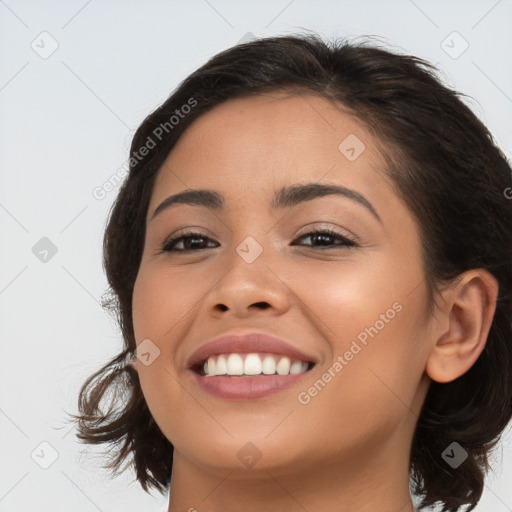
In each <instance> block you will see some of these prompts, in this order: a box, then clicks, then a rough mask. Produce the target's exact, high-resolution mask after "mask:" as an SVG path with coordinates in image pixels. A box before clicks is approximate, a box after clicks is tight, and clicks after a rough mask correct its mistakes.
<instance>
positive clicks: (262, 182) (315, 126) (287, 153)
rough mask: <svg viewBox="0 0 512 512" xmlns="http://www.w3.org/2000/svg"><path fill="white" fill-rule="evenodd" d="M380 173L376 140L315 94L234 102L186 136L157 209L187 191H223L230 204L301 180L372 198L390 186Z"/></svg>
mask: <svg viewBox="0 0 512 512" xmlns="http://www.w3.org/2000/svg"><path fill="white" fill-rule="evenodd" d="M383 168H384V163H383V160H382V158H381V156H380V155H379V153H378V150H377V147H376V141H375V140H374V139H373V137H372V136H370V134H369V133H368V132H367V130H366V129H365V128H364V126H363V124H362V123H361V121H360V120H358V119H357V118H356V117H355V116H353V115H351V114H350V113H349V112H348V111H347V110H346V109H344V108H343V107H342V106H341V105H335V104H333V103H332V102H331V101H329V100H327V99H325V98H322V97H320V96H317V95H312V94H307V95H305V94H301V95H298V94H289V93H281V92H279V93H271V94H264V95H258V96H252V97H244V98H236V99H232V100H228V101H226V102H224V103H222V104H220V105H217V106H216V107H214V108H213V109H212V110H210V111H209V112H207V113H205V114H203V115H202V116H200V117H199V118H198V119H196V120H195V121H194V122H193V123H192V124H191V126H190V127H188V128H187V130H186V131H185V132H184V133H183V134H182V136H181V137H180V139H179V140H178V142H177V144H176V145H175V147H174V148H173V150H172V151H171V152H170V154H169V156H168V157H167V159H166V161H165V163H164V165H163V166H162V168H161V170H160V172H159V175H158V178H157V181H156V183H155V189H154V198H153V201H152V203H155V202H156V201H158V200H159V199H162V198H163V197H164V196H165V194H166V193H170V192H176V191H180V190H184V189H187V188H198V187H202V188H211V189H217V190H223V191H224V192H225V195H226V196H228V199H229V196H230V195H231V194H232V195H233V197H235V196H239V193H242V192H243V193H244V194H246V193H248V192H251V191H252V192H253V193H254V197H255V198H256V196H257V195H259V194H260V193H263V194H265V195H266V196H268V195H269V194H271V193H272V192H273V191H274V190H275V189H277V188H279V187H281V186H285V185H289V184H292V183H303V182H319V183H320V182H330V183H333V182H334V183H339V184H342V185H344V186H347V187H352V188H356V189H363V190H364V192H365V194H367V195H371V196H374V195H375V194H378V193H379V190H380V192H382V190H381V188H382V187H383V186H386V183H385V182H384V179H383V177H382V176H380V174H381V173H382V171H383ZM361 191H362V190H361ZM267 199H268V198H267Z"/></svg>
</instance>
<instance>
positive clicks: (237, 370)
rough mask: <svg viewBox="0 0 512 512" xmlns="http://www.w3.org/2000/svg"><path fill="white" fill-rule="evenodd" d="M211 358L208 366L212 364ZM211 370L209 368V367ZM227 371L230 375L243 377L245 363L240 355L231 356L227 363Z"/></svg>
mask: <svg viewBox="0 0 512 512" xmlns="http://www.w3.org/2000/svg"><path fill="white" fill-rule="evenodd" d="M210 359H213V357H210V358H209V359H208V364H210ZM208 369H209V367H208ZM227 369H228V375H243V373H244V361H243V359H242V358H241V357H240V356H239V355H238V354H229V357H228V361H227ZM208 375H215V374H214V373H210V372H208Z"/></svg>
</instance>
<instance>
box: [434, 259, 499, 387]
mask: <svg viewBox="0 0 512 512" xmlns="http://www.w3.org/2000/svg"><path fill="white" fill-rule="evenodd" d="M498 288H499V286H498V282H497V280H496V278H495V277H494V276H493V275H492V274H491V273H490V272H488V271H487V270H485V269H472V270H468V271H467V272H464V273H463V274H461V275H460V276H459V279H458V281H457V284H456V285H454V286H453V287H451V288H449V289H448V290H447V291H443V295H444V306H443V307H442V311H440V314H441V317H440V319H441V321H440V324H441V325H444V326H445V327H443V328H442V329H441V330H442V331H443V332H441V333H440V334H439V333H438V334H436V335H435V338H434V339H433V343H434V345H433V347H432V349H431V351H430V354H429V356H428V359H427V366H426V372H427V374H428V376H429V377H430V378H431V379H432V380H434V381H436V382H442V383H443V382H450V381H452V380H455V379H457V378H458V377H460V376H461V375H463V374H464V373H466V372H467V371H468V370H469V369H470V368H471V367H472V366H473V364H474V363H475V361H476V360H477V359H478V357H479V356H480V354H481V353H482V351H483V349H484V348H485V344H486V342H487V336H488V334H489V330H490V328H491V324H492V320H493V318H494V312H495V311H496V300H497V297H498Z"/></svg>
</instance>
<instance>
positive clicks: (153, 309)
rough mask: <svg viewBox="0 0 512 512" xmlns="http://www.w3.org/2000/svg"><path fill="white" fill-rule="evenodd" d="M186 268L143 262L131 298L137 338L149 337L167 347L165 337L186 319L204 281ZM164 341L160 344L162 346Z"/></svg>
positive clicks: (169, 335)
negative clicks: (171, 267)
mask: <svg viewBox="0 0 512 512" xmlns="http://www.w3.org/2000/svg"><path fill="white" fill-rule="evenodd" d="M201 282H202V281H201V280H200V279H199V278H198V277H197V276H196V277H193V276H191V275H190V274H187V270H186V269H184V270H181V271H178V270H177V269H176V268H174V269H170V268H167V269H166V268H164V267H162V266H160V265H153V266H150V265H146V266H141V268H140V271H139V274H138V275H137V279H136V281H135V285H134V290H133V299H132V315H133V326H134V331H135V339H136V340H137V342H140V341H142V340H143V339H145V338H150V339H151V340H154V342H155V343H156V344H157V345H159V347H160V349H161V350H164V349H166V347H168V341H167V343H166V342H165V340H164V337H165V336H166V335H167V338H168V339H172V335H171V329H172V328H173V327H174V326H176V327H177V326H178V324H179V322H180V321H184V320H186V318H187V316H186V313H187V311H189V310H190V309H191V308H192V306H193V304H194V297H195V300H196V301H197V294H198V292H199V290H198V286H196V285H193V286H192V285H191V283H201ZM160 345H161V346H160Z"/></svg>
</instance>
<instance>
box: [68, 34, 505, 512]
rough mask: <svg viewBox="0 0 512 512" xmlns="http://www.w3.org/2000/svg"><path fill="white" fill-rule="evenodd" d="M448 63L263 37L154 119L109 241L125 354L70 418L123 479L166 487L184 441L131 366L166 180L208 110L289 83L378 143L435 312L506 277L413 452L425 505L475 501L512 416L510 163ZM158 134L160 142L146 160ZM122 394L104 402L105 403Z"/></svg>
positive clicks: (228, 56) (145, 129)
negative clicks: (413, 225) (454, 296)
mask: <svg viewBox="0 0 512 512" xmlns="http://www.w3.org/2000/svg"><path fill="white" fill-rule="evenodd" d="M437 71H438V70H437V68H435V67H434V66H433V65H432V64H430V63H428V62H426V61H424V60H422V59H420V58H417V57H414V56H410V55H404V54H401V53H398V52H392V51H390V50H387V49H385V48H381V47H378V46H377V45H374V44H371V41H370V42H367V41H362V42H359V43H356V42H348V41H346V40H343V39H341V38H338V39H336V40H334V41H331V42H325V41H323V40H322V39H321V38H320V36H318V35H317V34H316V33H304V34H297V35H289V36H281V37H269V38H262V39H256V40H253V41H250V42H247V43H244V44H239V45H237V46H234V47H232V48H229V49H227V50H225V51H223V52H221V53H219V54H217V55H215V56H214V57H212V58H211V59H210V60H208V61H207V62H206V63H205V64H204V65H203V66H201V67H200V68H199V69H197V70H196V71H194V72H193V73H192V74H190V75H189V76H188V77H187V78H186V79H185V80H183V81H182V82H181V83H180V84H179V85H178V87H177V88H176V89H175V90H174V91H173V92H172V94H171V95H170V96H169V98H168V99H167V100H166V101H165V102H164V103H163V104H162V105H161V106H159V107H158V108H157V109H156V110H154V111H153V112H152V113H151V114H149V115H148V116H147V117H146V118H145V119H144V121H143V122H142V123H141V125H140V126H139V128H138V129H137V131H136V132H135V134H134V136H133V140H132V143H131V148H130V168H129V173H128V176H127V177H126V179H125V181H124V182H123V184H122V186H121V188H120V190H119V193H118V195H117V197H116V199H115V202H114V203H113V205H112V208H111V210H110V212H109V219H108V224H107V227H106V230H105V234H104V241H103V251H104V252H103V265H104V269H105V272H106V276H107V279H108V283H109V288H108V295H107V296H106V297H104V301H103V305H104V307H105V308H107V309H108V310H109V311H111V312H113V313H114V314H115V315H116V318H117V321H118V323H119V327H120V329H121V332H122V336H123V342H124V349H123V350H122V352H121V353H120V354H119V355H118V356H117V357H115V358H114V359H112V360H111V361H109V362H108V363H107V364H106V365H104V366H103V367H102V368H101V369H99V370H98V371H97V372H96V373H94V374H93V375H91V376H90V377H89V378H88V379H87V380H86V381H85V382H84V384H83V385H82V388H81V390H80V394H79V398H78V410H79V414H78V415H73V416H74V418H75V421H76V422H77V431H78V432H77V437H78V438H79V439H80V440H81V441H83V442H85V443H89V444H100V443H108V444H109V445H110V446H111V447H112V448H114V451H115V453H114V454H110V455H111V457H110V459H109V463H108V464H107V465H106V468H109V469H112V470H113V474H114V476H115V475H116V473H117V472H118V471H119V470H121V471H124V469H125V468H121V465H122V463H123V462H124V461H126V460H127V459H129V460H130V463H131V465H133V466H134V470H135V473H136V478H137V480H138V482H139V483H140V485H141V486H142V488H143V489H144V490H145V491H146V492H149V490H148V489H149V488H150V487H155V488H156V489H158V490H159V491H160V492H161V493H164V492H166V490H167V489H168V486H169V483H170V477H171V469H172V459H173V446H172V444H171V443H170V441H169V440H168V439H167V438H166V437H165V436H164V435H163V433H162V432H161V430H160V429H159V427H158V425H157V424H156V423H155V421H154V419H153V417H152V415H151V413H150V411H149V409H148V407H147V405H146V401H145V399H144V396H143V394H142V390H141V386H140V382H139V378H138V374H137V372H136V371H135V370H134V369H133V368H132V367H131V366H129V365H127V364H126V363H127V360H128V358H129V357H130V356H133V354H134V353H135V349H136V342H135V337H134V331H133V322H132V294H133V288H134V283H135V279H136V277H137V273H138V269H139V265H140V262H141V257H142V251H143V246H144V237H145V218H146V215H147V211H148V205H149V200H150V197H151V194H152V190H153V185H154V182H155V177H156V175H157V173H158V171H159V169H160V168H161V166H162V164H163V162H164V160H165V159H166V158H167V156H168V154H169V152H170V151H172V149H173V147H174V145H175V144H176V142H177V140H178V139H179V137H180V136H181V134H182V133H183V132H184V131H185V130H186V129H187V127H188V126H189V125H190V124H191V123H192V122H193V121H194V120H196V119H198V118H199V117H200V116H201V115H202V114H204V113H205V112H207V111H208V110H210V109H211V108H213V107H215V106H216V105H219V104H221V103H222V102H224V101H226V100H228V99H231V98H237V97H248V96H251V95H258V94H264V93H267V92H272V91H285V92H286V91H287V92H290V93H293V94H316V95H319V96H321V97H323V98H326V99H328V100H330V101H332V102H335V103H337V104H341V105H342V106H343V107H344V108H345V109H348V111H350V112H352V113H353V114H354V115H355V116H356V117H357V118H358V119H359V120H360V122H361V123H362V124H363V125H364V126H365V127H366V128H367V129H368V130H369V131H370V133H372V135H373V136H374V137H375V140H376V141H377V143H378V145H379V150H380V151H381V153H382V156H383V158H384V160H385V162H386V176H387V177H388V178H389V180H390V183H391V184H392V185H393V187H394V189H395V190H396V193H397V194H398V195H399V196H400V197H401V198H402V199H403V200H404V201H405V203H406V204H407V206H408V208H409V209H410V212H411V214H412V215H413V217H414V218H415V220H416V221H417V223H418V226H419V230H420V234H421V240H422V256H423V266H424V271H425V278H426V285H427V289H428V291H429V306H430V307H433V305H434V303H435V297H436V293H437V292H439V290H440V286H441V285H442V284H443V283H445V282H447V281H450V280H452V279H454V278H456V277H457V276H458V275H459V274H460V273H462V272H464V271H466V270H469V269H472V268H485V269H487V270H488V271H489V272H490V273H491V274H492V275H493V276H494V277H495V278H496V279H497V281H498V283H499V294H498V299H497V304H496V311H495V315H494V318H493V322H492V326H491V328H490V332H489V335H488V338H487V343H486V346H485V348H484V350H483V352H482V353H481V355H480V357H479V358H478V359H477V361H476V362H475V363H474V365H473V366H472V367H471V368H470V369H469V370H468V371H467V372H466V373H464V374H463V375H461V376H460V377H459V378H457V379H455V380H453V381H451V382H447V383H438V382H435V381H432V383H431V385H430V388H429V390H428V393H427V396H426V398H425V402H424V404H423V407H422V410H421V414H420V416H419V419H418V422H417V425H416V430H415V433H414V438H413V443H412V448H411V456H410V478H411V483H412V484H413V492H414V494H415V495H416V496H419V497H421V498H422V501H421V503H420V504H419V507H420V508H424V507H427V506H430V505H434V504H436V502H437V503H440V504H441V505H442V511H443V512H446V511H450V512H455V511H458V510H459V508H460V507H461V506H463V505H469V506H470V508H469V509H468V510H473V509H474V508H475V506H476V504H477V503H478V501H479V500H480V498H481V495H482V491H483V486H484V477H485V473H486V472H487V471H488V470H489V469H490V465H489V461H488V456H489V454H490V451H491V450H492V448H493V447H494V446H495V445H496V443H497V442H498V441H499V439H500V436H501V434H502V431H503V430H504V429H505V427H506V426H507V424H508V422H509V421H510V418H511V416H512V372H511V368H512V323H511V318H512V293H511V288H512V200H511V199H510V198H511V193H512V188H510V187H511V176H512V170H511V167H510V163H509V162H508V161H507V159H506V157H505V156H504V154H503V152H502V151H501V150H500V149H499V148H498V145H497V144H496V142H495V141H494V139H493V137H492V135H491V133H490V132H489V131H488V129H487V128H486V127H485V126H484V124H483V123H482V122H481V121H480V120H479V119H478V118H477V116H476V115H475V114H474V113H473V112H472V110H471V109H470V108H469V107H468V106H467V105H466V104H465V103H464V101H463V99H464V98H463V96H465V95H463V94H461V93H458V92H456V91H454V90H452V89H450V88H449V87H448V86H446V85H443V83H442V80H441V79H440V78H439V77H438V76H437V73H436V72H437ZM185 105H189V107H190V108H185ZM192 105H193V106H192ZM172 116H174V120H173V117H172ZM178 117H179V121H177V119H178ZM176 121H177V122H176ZM162 127H165V129H162ZM164 132H165V133H164ZM157 134H158V137H157ZM150 138H151V139H152V140H153V142H156V144H155V146H154V147H153V148H152V149H151V150H150V151H149V152H147V154H146V155H144V156H141V153H142V152H140V151H139V150H140V148H142V147H143V146H148V141H149V139H150ZM157 139H158V140H157ZM134 155H137V158H135V157H134ZM507 191H508V193H507ZM112 392H113V398H112V401H111V404H110V407H109V408H108V410H105V408H104V407H102V406H101V404H102V401H103V400H104V399H105V396H107V395H109V394H112ZM120 394H122V396H123V400H120V399H119V396H120ZM453 441H456V442H458V443H459V444H460V445H461V446H462V447H463V448H464V450H465V451H466V452H467V454H468V457H467V459H466V460H465V461H464V462H463V463H462V464H461V465H460V466H459V467H457V468H456V469H454V468H452V467H451V466H449V465H448V464H447V463H446V462H445V461H444V460H443V458H442V456H441V455H442V452H443V451H444V450H445V449H446V448H447V447H448V446H449V445H450V444H451V443H452V442H453Z"/></svg>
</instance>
